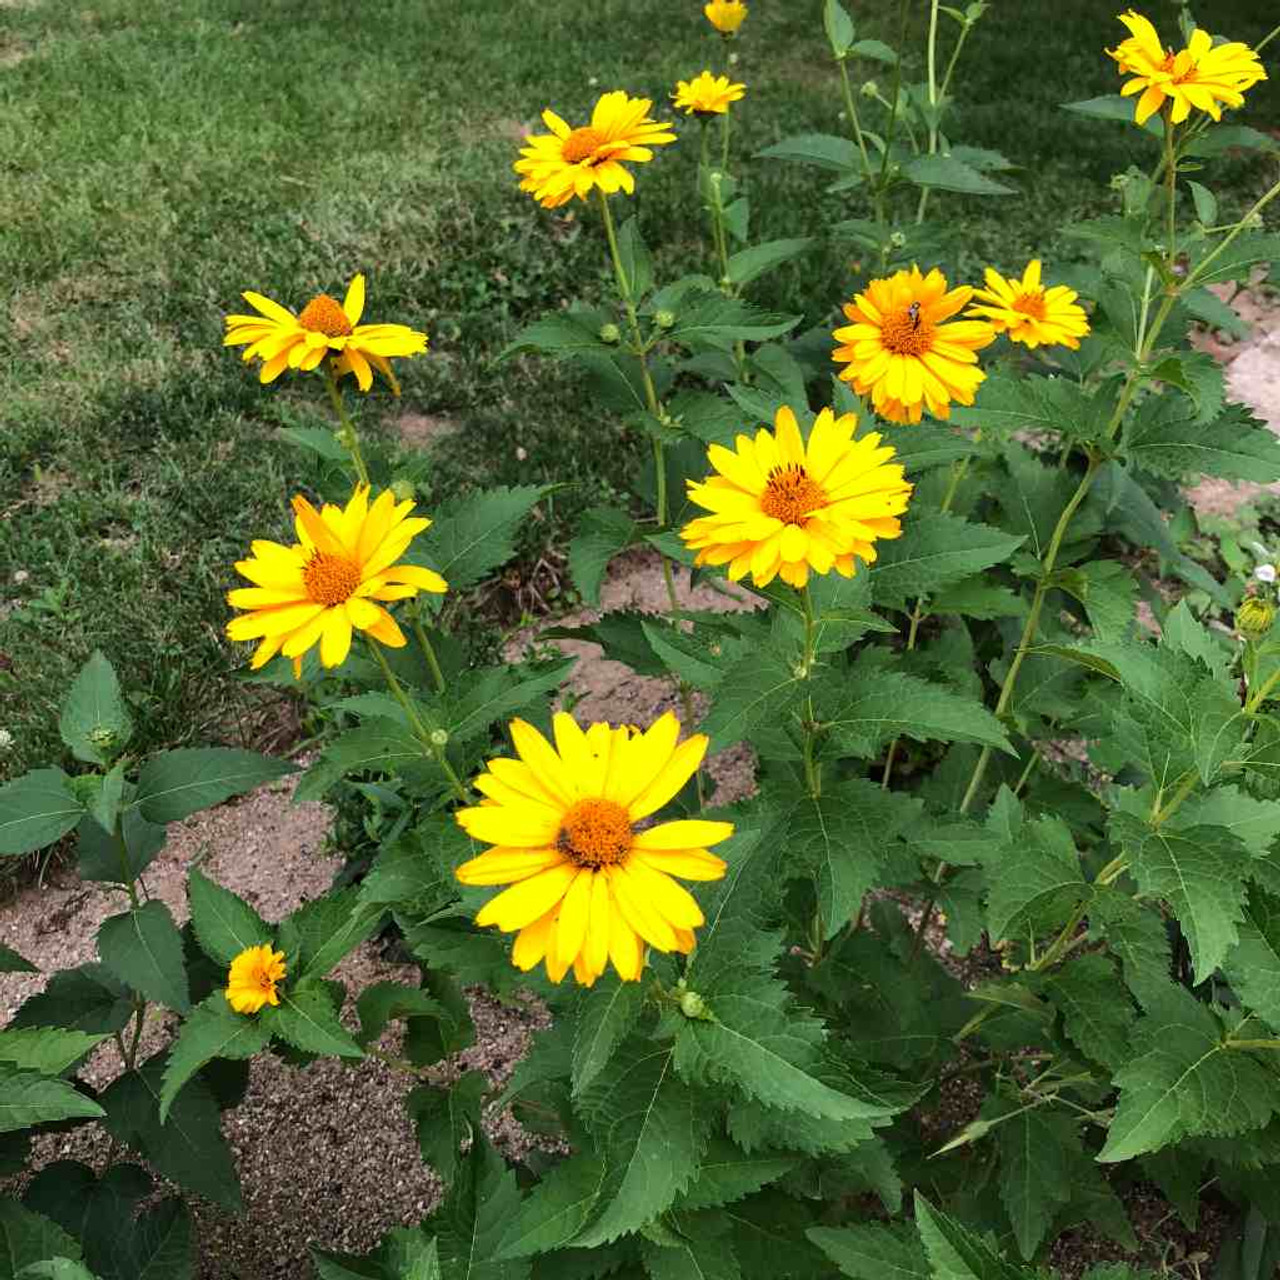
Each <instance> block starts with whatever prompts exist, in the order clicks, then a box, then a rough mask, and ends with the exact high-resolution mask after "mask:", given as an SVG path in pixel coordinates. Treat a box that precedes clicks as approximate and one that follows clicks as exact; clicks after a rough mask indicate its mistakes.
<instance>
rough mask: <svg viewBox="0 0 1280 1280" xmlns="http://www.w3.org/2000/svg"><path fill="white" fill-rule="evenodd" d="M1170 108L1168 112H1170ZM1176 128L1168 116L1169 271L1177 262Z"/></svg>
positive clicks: (1166, 185)
mask: <svg viewBox="0 0 1280 1280" xmlns="http://www.w3.org/2000/svg"><path fill="white" fill-rule="evenodd" d="M1172 109H1173V108H1172V107H1170V111H1172ZM1175 128H1176V126H1175V125H1174V123H1173V121H1172V120H1171V119H1170V117H1169V116H1167V115H1166V116H1165V118H1164V177H1165V191H1166V202H1167V204H1168V206H1169V207H1168V210H1167V219H1168V221H1167V222H1166V224H1165V234H1166V236H1167V237H1168V241H1169V247H1168V258H1167V261H1168V263H1169V267H1170V269H1172V268H1173V266H1174V264H1175V263H1176V261H1177V239H1178V153H1177V150H1176V149H1175V147H1174V145H1173V134H1174V129H1175Z"/></svg>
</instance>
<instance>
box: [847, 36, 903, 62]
mask: <svg viewBox="0 0 1280 1280" xmlns="http://www.w3.org/2000/svg"><path fill="white" fill-rule="evenodd" d="M849 55H850V57H854V58H870V59H871V61H872V62H883V63H884V64H885V65H886V66H890V67H892V66H896V65H897V62H898V55H897V54H896V53H895V52H894V51H893V50H892V49H891V48H890V47H889V46H888V45H887V44H885V42H884V41H883V40H859V41H857V42H856V43H854V44H852V45H851V46H850V47H849Z"/></svg>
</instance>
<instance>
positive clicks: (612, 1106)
mask: <svg viewBox="0 0 1280 1280" xmlns="http://www.w3.org/2000/svg"><path fill="white" fill-rule="evenodd" d="M578 1111H579V1114H580V1115H581V1116H582V1118H583V1121H584V1122H585V1123H586V1125H587V1126H588V1127H589V1128H590V1129H591V1130H592V1132H593V1133H595V1134H596V1136H597V1138H598V1140H599V1141H600V1143H601V1144H602V1146H603V1148H604V1149H605V1151H606V1152H607V1166H606V1176H605V1181H604V1184H603V1186H602V1187H601V1189H600V1194H599V1197H598V1199H597V1201H596V1204H595V1207H594V1209H593V1211H592V1215H591V1219H590V1221H589V1223H588V1225H587V1226H586V1227H585V1228H584V1229H583V1230H582V1231H581V1232H580V1233H579V1234H578V1236H577V1237H576V1238H575V1241H574V1243H575V1245H576V1246H577V1247H579V1248H588V1247H591V1246H595V1245H601V1244H608V1243H609V1242H610V1241H611V1240H616V1239H617V1238H618V1236H620V1235H625V1234H626V1233H628V1232H631V1231H638V1230H639V1229H640V1228H641V1227H643V1226H645V1225H646V1224H647V1223H649V1222H650V1221H652V1220H653V1219H654V1218H656V1217H658V1215H659V1214H662V1213H665V1212H666V1210H667V1209H669V1208H670V1207H671V1205H672V1203H673V1202H674V1201H675V1199H676V1197H677V1196H678V1195H679V1194H680V1193H681V1192H682V1191H684V1190H685V1188H686V1187H687V1186H688V1185H689V1183H690V1181H691V1180H692V1179H693V1177H694V1176H695V1175H696V1173H697V1170H698V1162H699V1161H700V1159H701V1158H702V1153H703V1151H704V1150H705V1148H706V1121H705V1120H704V1119H703V1118H702V1117H700V1116H699V1114H698V1109H697V1107H696V1098H695V1095H694V1093H693V1091H692V1090H691V1089H690V1088H689V1086H688V1085H687V1084H686V1083H685V1082H684V1081H683V1080H682V1079H681V1078H680V1077H679V1075H677V1074H676V1070H675V1066H674V1053H673V1050H672V1046H671V1045H670V1044H660V1043H659V1044H655V1043H653V1042H652V1041H649V1040H645V1039H636V1040H633V1041H631V1042H629V1043H628V1044H625V1045H623V1046H622V1048H621V1049H619V1050H618V1052H617V1054H616V1055H615V1056H614V1059H613V1061H612V1063H611V1065H610V1069H609V1075H608V1079H607V1080H605V1081H602V1082H600V1083H598V1084H596V1085H594V1086H591V1087H588V1088H586V1089H584V1090H583V1091H582V1092H581V1093H580V1094H579V1095H578Z"/></svg>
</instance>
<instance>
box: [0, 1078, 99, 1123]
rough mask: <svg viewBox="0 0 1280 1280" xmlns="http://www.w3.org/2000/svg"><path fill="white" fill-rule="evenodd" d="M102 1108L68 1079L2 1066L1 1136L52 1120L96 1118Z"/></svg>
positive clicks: (0, 1097) (0, 1092) (0, 1083)
mask: <svg viewBox="0 0 1280 1280" xmlns="http://www.w3.org/2000/svg"><path fill="white" fill-rule="evenodd" d="M100 1115H102V1108H101V1107H100V1106H99V1105H98V1104H97V1103H96V1102H94V1101H93V1099H92V1098H87V1097H85V1095H84V1094H83V1093H78V1092H77V1091H76V1090H75V1089H74V1088H73V1087H72V1086H71V1085H69V1084H68V1083H67V1082H66V1081H65V1080H54V1079H50V1078H49V1077H48V1076H43V1075H39V1074H37V1073H36V1072H34V1071H19V1070H18V1068H17V1067H13V1066H10V1065H9V1064H8V1063H7V1062H4V1063H0V1133H14V1132H17V1131H19V1130H21V1129H29V1128H30V1127H31V1126H32V1125H33V1124H45V1123H47V1122H48V1121H51V1120H74V1119H93V1118H95V1117H97V1116H100Z"/></svg>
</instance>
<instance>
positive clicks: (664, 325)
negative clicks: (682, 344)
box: [653, 311, 676, 329]
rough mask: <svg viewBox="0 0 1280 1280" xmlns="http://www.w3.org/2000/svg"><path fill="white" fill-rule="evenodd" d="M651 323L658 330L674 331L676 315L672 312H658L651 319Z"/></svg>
mask: <svg viewBox="0 0 1280 1280" xmlns="http://www.w3.org/2000/svg"><path fill="white" fill-rule="evenodd" d="M653 323H654V324H656V325H657V326H658V328H659V329H674V328H675V327H676V313H675V312H674V311H659V312H658V313H657V315H655V316H654V317H653Z"/></svg>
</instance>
